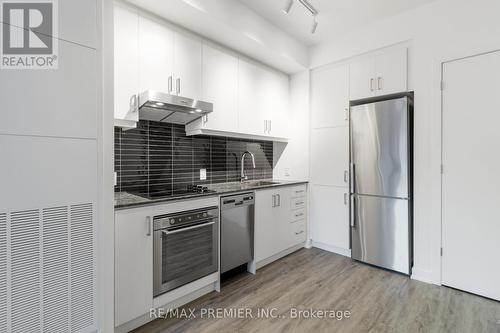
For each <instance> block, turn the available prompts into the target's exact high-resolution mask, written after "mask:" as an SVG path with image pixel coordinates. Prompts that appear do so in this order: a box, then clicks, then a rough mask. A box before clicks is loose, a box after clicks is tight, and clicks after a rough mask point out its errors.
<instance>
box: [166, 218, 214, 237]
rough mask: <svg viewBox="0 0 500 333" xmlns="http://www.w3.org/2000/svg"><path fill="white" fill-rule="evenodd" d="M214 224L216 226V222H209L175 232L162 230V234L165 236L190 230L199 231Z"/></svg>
mask: <svg viewBox="0 0 500 333" xmlns="http://www.w3.org/2000/svg"><path fill="white" fill-rule="evenodd" d="M212 224H215V221H212V222H208V223H202V224H197V225H194V226H192V227H187V228H181V229H177V230H174V231H166V230H162V231H161V232H162V233H163V234H165V235H172V234H178V233H179V232H184V231H188V230H193V229H199V228H203V227H207V226H209V225H212Z"/></svg>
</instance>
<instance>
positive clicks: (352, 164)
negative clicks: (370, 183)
mask: <svg viewBox="0 0 500 333" xmlns="http://www.w3.org/2000/svg"><path fill="white" fill-rule="evenodd" d="M349 167H350V169H351V192H352V193H354V187H355V185H354V182H355V181H356V173H355V169H354V163H351V164H350V165H349Z"/></svg>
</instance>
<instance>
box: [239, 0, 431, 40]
mask: <svg viewBox="0 0 500 333" xmlns="http://www.w3.org/2000/svg"><path fill="white" fill-rule="evenodd" d="M238 1H240V2H242V3H243V4H245V5H246V6H247V7H249V8H251V9H253V10H254V11H255V12H257V13H258V14H259V15H261V16H263V17H264V18H266V19H267V20H268V21H270V22H272V23H273V24H274V25H276V26H277V27H278V28H280V29H282V30H284V31H285V32H287V33H288V34H289V35H291V36H292V37H294V38H296V39H297V40H299V41H300V42H302V43H304V44H306V45H308V46H311V45H315V44H318V43H323V42H327V41H328V40H331V39H332V38H335V37H337V36H339V35H342V34H345V33H347V32H350V31H353V30H357V29H359V28H360V27H362V26H363V25H365V24H368V23H371V22H373V21H377V20H381V19H384V18H387V17H390V16H393V15H396V14H398V13H401V12H404V11H407V10H410V9H413V8H416V7H419V6H421V5H424V4H427V3H430V2H433V1H436V0H310V3H312V4H313V6H314V7H315V8H316V9H317V10H318V11H319V15H318V17H317V20H318V23H319V24H318V28H317V30H316V33H315V34H311V26H312V16H311V14H310V13H309V12H308V11H307V10H306V9H305V8H304V7H303V6H302V5H301V4H300V3H299V2H298V1H297V0H295V1H294V2H295V3H294V5H293V7H292V10H291V11H290V13H289V14H288V15H285V14H284V13H283V12H282V9H283V7H284V6H285V4H286V3H287V0H238Z"/></svg>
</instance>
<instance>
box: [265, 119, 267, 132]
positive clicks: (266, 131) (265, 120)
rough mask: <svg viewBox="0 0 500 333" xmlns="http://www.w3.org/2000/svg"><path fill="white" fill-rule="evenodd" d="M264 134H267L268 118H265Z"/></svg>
mask: <svg viewBox="0 0 500 333" xmlns="http://www.w3.org/2000/svg"><path fill="white" fill-rule="evenodd" d="M264 134H267V120H264Z"/></svg>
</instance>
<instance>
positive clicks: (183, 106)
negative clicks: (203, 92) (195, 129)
mask: <svg viewBox="0 0 500 333" xmlns="http://www.w3.org/2000/svg"><path fill="white" fill-rule="evenodd" d="M212 111H213V104H212V103H209V102H203V101H198V100H195V99H191V98H186V97H181V96H176V95H170V94H165V93H161V92H158V91H154V90H147V91H145V92H143V93H142V94H140V95H139V119H144V120H153V121H160V122H165V123H174V124H184V125H185V124H189V123H190V122H192V121H194V120H196V119H198V118H200V117H202V116H203V115H205V114H208V113H210V112H212Z"/></svg>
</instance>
